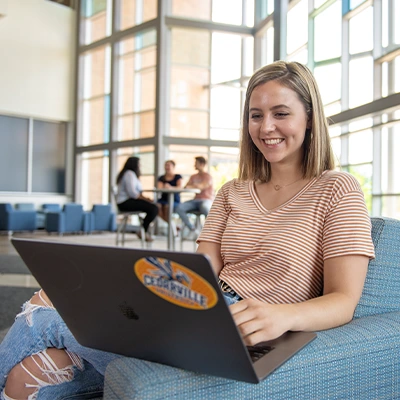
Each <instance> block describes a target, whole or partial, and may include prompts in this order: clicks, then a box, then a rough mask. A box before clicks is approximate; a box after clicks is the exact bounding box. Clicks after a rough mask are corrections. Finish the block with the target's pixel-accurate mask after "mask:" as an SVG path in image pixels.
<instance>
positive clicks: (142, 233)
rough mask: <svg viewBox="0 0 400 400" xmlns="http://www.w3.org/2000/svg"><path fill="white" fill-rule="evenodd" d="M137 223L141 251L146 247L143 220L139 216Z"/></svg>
mask: <svg viewBox="0 0 400 400" xmlns="http://www.w3.org/2000/svg"><path fill="white" fill-rule="evenodd" d="M139 223H140V240H141V242H142V249H144V248H145V247H146V231H145V230H144V227H143V218H142V217H140V216H139Z"/></svg>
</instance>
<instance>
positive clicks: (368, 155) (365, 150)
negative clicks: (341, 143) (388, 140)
mask: <svg viewBox="0 0 400 400" xmlns="http://www.w3.org/2000/svg"><path fill="white" fill-rule="evenodd" d="M370 161H372V131H371V130H367V131H361V132H357V133H352V134H351V135H349V162H350V163H351V164H360V163H364V162H370Z"/></svg>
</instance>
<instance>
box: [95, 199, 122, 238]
mask: <svg viewBox="0 0 400 400" xmlns="http://www.w3.org/2000/svg"><path fill="white" fill-rule="evenodd" d="M116 230H117V221H116V216H115V213H114V212H113V211H112V209H111V204H95V205H93V208H92V211H91V212H90V213H89V232H92V231H111V232H115V231H116Z"/></svg>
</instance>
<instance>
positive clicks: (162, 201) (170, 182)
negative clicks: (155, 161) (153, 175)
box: [157, 160, 182, 222]
mask: <svg viewBox="0 0 400 400" xmlns="http://www.w3.org/2000/svg"><path fill="white" fill-rule="evenodd" d="M164 168H165V174H164V175H161V176H160V177H159V178H158V180H157V188H158V189H164V188H165V189H168V188H170V187H178V188H181V187H182V175H180V174H176V173H175V161H173V160H168V161H165V164H164ZM180 202H181V196H180V194H179V193H175V194H174V209H175V208H176V207H177V206H178V205H179V203H180ZM157 204H158V207H159V213H158V215H159V216H160V217H161V218H162V219H163V220H164V221H167V222H168V209H169V206H168V194H167V193H163V194H162V195H161V197H160V198H159V199H158V200H157Z"/></svg>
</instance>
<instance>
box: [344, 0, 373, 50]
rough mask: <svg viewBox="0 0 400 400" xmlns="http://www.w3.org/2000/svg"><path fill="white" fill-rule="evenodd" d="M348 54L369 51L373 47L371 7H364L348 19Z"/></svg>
mask: <svg viewBox="0 0 400 400" xmlns="http://www.w3.org/2000/svg"><path fill="white" fill-rule="evenodd" d="M349 29H350V37H349V42H350V43H349V46H350V48H349V50H350V54H356V53H361V52H363V51H370V50H372V47H373V14H372V7H368V8H366V9H365V10H364V11H362V12H360V13H359V14H357V15H356V16H354V17H353V18H351V19H350V21H349Z"/></svg>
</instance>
